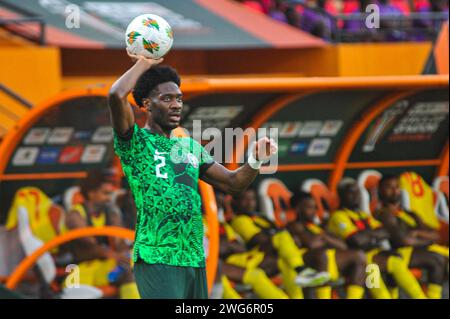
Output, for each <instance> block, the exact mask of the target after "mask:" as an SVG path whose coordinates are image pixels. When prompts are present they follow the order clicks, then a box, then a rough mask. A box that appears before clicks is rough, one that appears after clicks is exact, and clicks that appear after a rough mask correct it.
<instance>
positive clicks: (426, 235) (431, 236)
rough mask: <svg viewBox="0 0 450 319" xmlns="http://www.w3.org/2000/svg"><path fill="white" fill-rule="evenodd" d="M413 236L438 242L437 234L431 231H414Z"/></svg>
mask: <svg viewBox="0 0 450 319" xmlns="http://www.w3.org/2000/svg"><path fill="white" fill-rule="evenodd" d="M415 235H416V236H417V237H418V238H421V239H425V240H431V241H438V240H439V238H440V236H439V233H438V232H436V231H433V230H416V231H415Z"/></svg>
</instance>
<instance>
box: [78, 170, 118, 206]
mask: <svg viewBox="0 0 450 319" xmlns="http://www.w3.org/2000/svg"><path fill="white" fill-rule="evenodd" d="M105 183H113V181H112V180H111V175H110V174H107V173H106V172H102V171H97V170H94V171H90V172H89V173H88V176H87V177H86V179H84V180H82V181H81V183H80V192H81V195H83V197H84V198H85V199H86V200H87V199H88V195H89V192H91V191H93V190H96V189H98V188H100V186H101V185H103V184H105Z"/></svg>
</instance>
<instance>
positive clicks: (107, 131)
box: [92, 126, 113, 143]
mask: <svg viewBox="0 0 450 319" xmlns="http://www.w3.org/2000/svg"><path fill="white" fill-rule="evenodd" d="M112 140H113V131H112V128H111V127H110V126H101V127H99V128H98V129H96V130H95V133H94V135H93V136H92V142H93V143H109V142H111V141H112Z"/></svg>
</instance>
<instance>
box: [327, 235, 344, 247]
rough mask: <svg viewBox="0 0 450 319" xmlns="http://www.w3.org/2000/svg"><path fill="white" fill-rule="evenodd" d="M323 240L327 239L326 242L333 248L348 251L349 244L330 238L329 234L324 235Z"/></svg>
mask: <svg viewBox="0 0 450 319" xmlns="http://www.w3.org/2000/svg"><path fill="white" fill-rule="evenodd" d="M323 238H324V239H325V241H326V242H327V244H328V245H329V246H331V247H333V248H336V249H342V250H346V249H347V244H346V243H344V242H343V241H342V240H341V239H339V238H336V237H333V236H330V235H328V234H324V235H323Z"/></svg>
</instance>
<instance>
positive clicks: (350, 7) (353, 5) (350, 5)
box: [342, 0, 359, 14]
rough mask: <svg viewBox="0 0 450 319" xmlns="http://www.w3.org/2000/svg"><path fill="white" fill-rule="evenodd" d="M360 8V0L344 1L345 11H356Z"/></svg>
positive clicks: (343, 9)
mask: <svg viewBox="0 0 450 319" xmlns="http://www.w3.org/2000/svg"><path fill="white" fill-rule="evenodd" d="M358 9H359V1H356V0H348V1H344V6H343V8H342V12H343V13H346V14H348V13H354V12H355V11H357V10H358Z"/></svg>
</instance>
